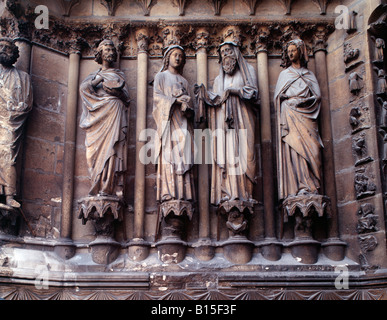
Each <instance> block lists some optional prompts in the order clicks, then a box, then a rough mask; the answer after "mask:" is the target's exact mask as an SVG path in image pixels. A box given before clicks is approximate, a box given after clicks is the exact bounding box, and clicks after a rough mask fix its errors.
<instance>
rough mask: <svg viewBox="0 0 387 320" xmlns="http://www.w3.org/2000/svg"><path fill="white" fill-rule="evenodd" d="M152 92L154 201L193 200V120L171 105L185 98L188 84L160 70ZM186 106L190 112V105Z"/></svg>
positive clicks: (176, 76) (183, 79)
mask: <svg viewBox="0 0 387 320" xmlns="http://www.w3.org/2000/svg"><path fill="white" fill-rule="evenodd" d="M153 93H154V94H153V118H154V120H155V122H156V125H157V138H156V139H155V155H156V159H155V162H156V163H157V197H156V198H157V201H158V202H160V203H161V202H164V201H168V200H185V201H193V200H195V194H194V192H195V191H194V185H193V175H192V170H191V169H192V167H193V162H194V160H193V153H194V141H193V136H194V132H193V123H192V122H193V120H192V119H187V117H186V114H185V112H184V111H182V110H181V109H182V108H181V107H180V106H179V105H177V104H176V103H175V102H176V98H177V97H179V96H181V95H182V94H184V95H188V82H187V80H186V79H185V78H183V77H182V76H181V75H180V74H172V73H171V72H170V71H169V70H166V71H162V72H159V73H158V74H156V76H155V80H154V92H153ZM187 107H188V109H193V108H192V106H191V105H190V104H189V105H188V106H187Z"/></svg>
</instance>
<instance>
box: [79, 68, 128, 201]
mask: <svg viewBox="0 0 387 320" xmlns="http://www.w3.org/2000/svg"><path fill="white" fill-rule="evenodd" d="M97 73H98V74H99V75H100V76H102V77H103V78H104V81H108V80H117V79H119V78H121V80H123V81H125V79H124V74H123V72H122V71H121V70H118V69H113V68H110V69H106V70H100V71H98V72H94V73H92V74H90V75H89V76H88V77H87V78H86V79H85V80H84V81H83V82H82V84H81V86H80V94H81V97H82V101H83V113H82V116H81V120H80V127H81V128H82V129H84V130H85V131H86V140H85V146H86V159H87V164H88V168H89V175H90V178H91V189H90V191H89V195H97V194H104V195H115V192H116V191H117V190H118V189H117V186H122V183H123V181H120V179H121V180H122V178H123V177H122V173H124V172H125V171H126V169H127V141H126V140H127V139H126V137H127V130H128V115H127V112H128V110H127V107H128V105H129V89H128V87H127V85H126V83H125V82H124V83H125V85H124V87H123V88H122V93H123V96H124V97H125V101H122V100H121V99H120V98H119V97H117V96H114V95H112V94H110V93H108V92H106V91H105V90H104V88H103V86H102V83H100V84H99V85H98V86H97V87H96V88H94V87H93V86H92V84H91V82H92V80H93V79H94V78H95V77H96V75H97Z"/></svg>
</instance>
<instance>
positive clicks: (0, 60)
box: [0, 52, 14, 67]
mask: <svg viewBox="0 0 387 320" xmlns="http://www.w3.org/2000/svg"><path fill="white" fill-rule="evenodd" d="M13 63H14V57H13V55H12V54H7V53H5V52H0V64H1V65H3V66H5V67H11V66H12V65H13Z"/></svg>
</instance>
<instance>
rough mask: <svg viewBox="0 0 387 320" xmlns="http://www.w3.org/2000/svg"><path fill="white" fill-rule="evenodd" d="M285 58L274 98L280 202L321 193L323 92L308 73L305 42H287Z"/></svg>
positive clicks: (314, 78) (313, 77)
mask: <svg viewBox="0 0 387 320" xmlns="http://www.w3.org/2000/svg"><path fill="white" fill-rule="evenodd" d="M283 57H284V64H283V65H282V66H284V67H285V68H286V69H285V70H284V71H282V72H281V73H280V75H279V78H278V81H277V85H276V89H275V94H274V101H275V108H276V113H277V152H278V187H279V191H278V192H279V199H285V198H287V197H288V196H296V195H300V194H301V195H302V194H318V193H319V189H320V181H321V148H322V147H323V144H322V141H321V138H320V135H319V132H318V123H317V118H318V115H319V112H320V99H321V94H320V88H319V85H318V82H317V79H316V77H315V75H314V74H313V73H312V72H311V71H310V70H308V69H307V59H308V56H307V53H306V47H305V44H304V42H303V41H302V40H300V39H297V40H292V41H290V42H288V43H287V45H286V46H285V52H284V56H283Z"/></svg>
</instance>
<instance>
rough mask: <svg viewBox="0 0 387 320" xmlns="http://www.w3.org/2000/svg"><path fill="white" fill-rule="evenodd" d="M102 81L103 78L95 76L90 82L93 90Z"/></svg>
mask: <svg viewBox="0 0 387 320" xmlns="http://www.w3.org/2000/svg"><path fill="white" fill-rule="evenodd" d="M103 81H104V79H103V77H102V76H100V75H99V74H97V75H96V76H95V78H94V80H92V81H91V85H92V86H93V87H94V88H95V87H96V86H98V85H99V84H100V83H101V82H103Z"/></svg>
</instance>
